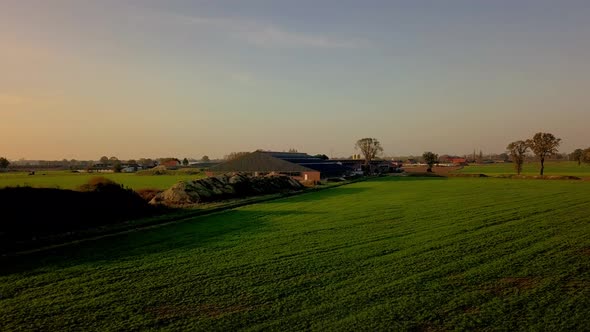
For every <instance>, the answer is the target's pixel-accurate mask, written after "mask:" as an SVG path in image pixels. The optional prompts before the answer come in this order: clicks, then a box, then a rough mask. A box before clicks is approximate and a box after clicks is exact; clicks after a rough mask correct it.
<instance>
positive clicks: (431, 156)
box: [422, 151, 438, 173]
mask: <svg viewBox="0 0 590 332" xmlns="http://www.w3.org/2000/svg"><path fill="white" fill-rule="evenodd" d="M422 158H424V163H426V165H428V168H427V169H426V172H428V173H432V167H433V166H434V164H436V163H438V155H437V154H436V153H432V152H430V151H428V152H424V153H423V154H422Z"/></svg>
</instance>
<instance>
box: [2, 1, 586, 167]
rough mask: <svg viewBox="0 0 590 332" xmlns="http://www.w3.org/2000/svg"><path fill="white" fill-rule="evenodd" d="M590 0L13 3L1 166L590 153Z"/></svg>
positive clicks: (6, 31) (7, 24)
mask: <svg viewBox="0 0 590 332" xmlns="http://www.w3.org/2000/svg"><path fill="white" fill-rule="evenodd" d="M588 17H590V1H587V0H582V1H574V0H571V1H570V0H560V1H552V0H494V1H485V0H448V1H439V0H430V1H426V0H412V1H394V0H387V1H385V0H384V1H372V0H366V1H365V0H363V1H360V0H357V1H349V0H297V1H292V0H289V1H282V0H264V1H263V0H235V1H229V0H211V1H200V0H190V1H188V0H187V1H175V0H166V1H156V0H94V1H88V0H71V1H65V0H50V1H47V0H38V1H30V0H0V156H5V157H7V158H9V159H13V160H16V159H20V158H25V159H63V158H67V159H80V160H87V159H98V158H100V157H101V156H103V155H107V156H116V157H118V158H120V159H131V158H134V159H136V158H141V157H165V156H172V157H178V158H184V157H193V158H200V157H201V156H203V155H208V156H210V157H211V158H218V157H223V156H224V155H227V154H229V153H230V152H232V151H253V150H256V149H264V150H276V151H285V150H288V149H292V148H293V149H297V150H299V151H303V152H308V153H310V154H316V153H323V154H327V155H329V156H333V157H337V156H344V157H347V156H350V155H352V154H353V153H358V151H355V149H354V144H355V142H356V140H358V139H360V138H363V137H375V138H377V139H379V140H380V142H381V144H382V146H383V147H384V150H385V151H384V152H385V154H386V155H390V156H400V155H421V154H422V153H423V152H424V151H433V152H435V153H438V154H459V155H463V154H466V153H471V152H472V151H473V150H474V149H476V150H478V151H479V150H482V151H483V152H484V153H491V152H494V153H501V152H504V149H505V147H506V145H507V144H508V143H510V142H512V141H514V140H518V139H526V138H529V137H532V136H533V134H534V133H536V132H540V131H542V132H551V133H553V134H554V135H556V136H557V137H560V138H562V140H563V142H562V146H561V149H560V150H561V151H562V152H571V151H572V150H574V149H575V148H578V147H583V148H585V147H587V146H590V130H589V129H588V125H589V124H590V93H589V92H588V87H590V19H588Z"/></svg>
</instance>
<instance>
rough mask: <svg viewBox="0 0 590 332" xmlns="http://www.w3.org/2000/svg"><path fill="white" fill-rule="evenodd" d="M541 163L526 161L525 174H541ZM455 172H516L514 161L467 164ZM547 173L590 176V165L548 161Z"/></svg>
mask: <svg viewBox="0 0 590 332" xmlns="http://www.w3.org/2000/svg"><path fill="white" fill-rule="evenodd" d="M539 169H540V163H538V162H535V163H525V164H524V165H523V170H522V174H523V175H539ZM454 173H462V174H486V175H503V174H516V171H515V170H514V165H513V164H512V163H506V164H488V165H473V166H465V167H464V168H463V169H460V170H458V171H455V172H454ZM544 173H545V175H572V176H578V177H582V178H590V165H588V164H582V165H580V166H578V163H576V162H573V161H560V162H554V161H553V162H551V161H550V162H546V163H545V172H544Z"/></svg>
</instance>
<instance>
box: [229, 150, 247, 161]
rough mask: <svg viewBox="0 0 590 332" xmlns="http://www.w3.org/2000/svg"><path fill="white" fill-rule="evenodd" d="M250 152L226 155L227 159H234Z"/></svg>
mask: <svg viewBox="0 0 590 332" xmlns="http://www.w3.org/2000/svg"><path fill="white" fill-rule="evenodd" d="M249 153H250V152H232V153H230V154H228V155H227V156H225V160H228V161H229V160H234V159H237V158H240V157H242V156H245V155H247V154H249Z"/></svg>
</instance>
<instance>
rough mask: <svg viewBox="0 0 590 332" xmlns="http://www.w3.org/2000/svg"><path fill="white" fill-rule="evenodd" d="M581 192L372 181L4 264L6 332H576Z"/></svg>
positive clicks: (517, 184) (1, 321)
mask: <svg viewBox="0 0 590 332" xmlns="http://www.w3.org/2000/svg"><path fill="white" fill-rule="evenodd" d="M589 192H590V183H588V182H585V181H538V180H508V179H492V178H484V179H471V178H451V179H445V178H403V177H398V178H394V177H391V178H379V179H376V180H372V181H367V182H360V183H355V184H351V185H347V186H343V187H339V188H334V189H330V190H325V191H319V192H315V193H309V194H304V195H300V196H294V197H291V198H286V199H281V200H277V201H272V202H266V203H261V204H254V205H250V206H246V207H242V208H238V209H234V210H230V211H226V212H223V213H218V214H215V215H210V216H205V217H199V218H195V219H194V220H192V221H188V222H184V223H180V224H174V225H169V226H164V227H161V228H157V229H152V230H146V231H141V232H136V233H132V234H127V235H121V236H119V237H115V238H108V239H102V240H97V241H94V242H86V243H83V244H79V245H76V246H70V247H66V248H62V249H56V250H54V251H52V252H45V253H39V254H36V255H33V256H26V257H18V258H11V259H7V258H5V259H4V261H3V262H1V263H2V265H1V266H2V270H1V275H0V295H1V296H0V330H2V331H9V330H19V329H20V330H84V331H89V330H136V329H142V330H143V329H158V328H165V329H169V330H181V329H182V330H203V331H209V330H219V331H234V330H238V329H246V330H307V329H313V330H395V331H403V330H414V331H439V330H474V329H480V330H505V331H512V330H527V331H528V330H546V331H574V330H584V329H587V328H588V326H590V236H589V234H590V216H589V215H588V211H589V210H590V200H589V198H588V193H589Z"/></svg>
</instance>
